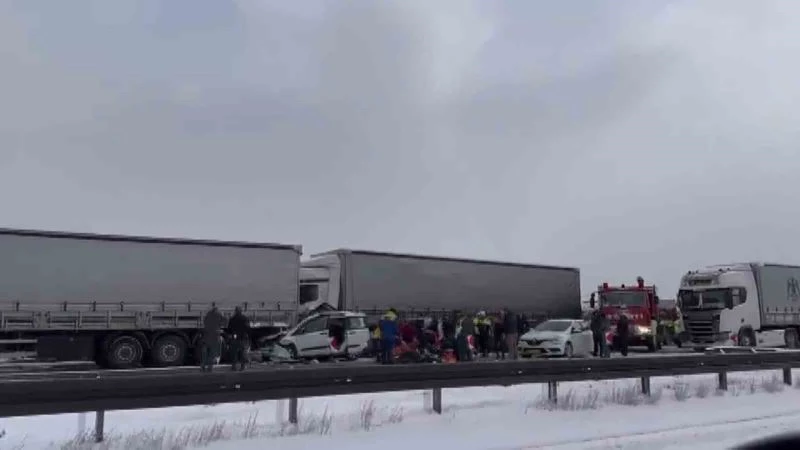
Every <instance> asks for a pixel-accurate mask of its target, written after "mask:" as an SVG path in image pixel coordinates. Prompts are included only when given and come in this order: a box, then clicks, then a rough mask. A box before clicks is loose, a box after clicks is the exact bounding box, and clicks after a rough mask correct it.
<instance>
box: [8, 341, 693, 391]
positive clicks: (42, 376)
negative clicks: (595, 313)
mask: <svg viewBox="0 0 800 450" xmlns="http://www.w3.org/2000/svg"><path fill="white" fill-rule="evenodd" d="M688 355H701V354H699V353H695V352H693V351H691V350H689V349H676V348H668V349H664V350H663V351H661V352H658V353H648V352H646V351H640V352H636V351H634V352H632V353H630V354H629V355H628V356H627V357H623V356H621V355H620V354H618V353H615V354H612V356H611V358H612V359H616V358H643V357H681V356H688ZM495 362H497V361H496V360H494V359H487V360H479V361H476V362H474V363H469V364H492V363H495ZM370 364H375V362H374V360H372V359H360V360H356V361H338V362H321V363H317V362H310V363H288V362H285V363H253V364H251V365H250V366H249V367H248V368H247V371H248V372H253V371H264V372H271V371H279V370H313V369H315V368H319V367H331V366H341V367H347V366H351V365H370ZM422 364H424V363H422ZM199 370H200V369H199V367H197V366H181V367H169V368H142V369H128V370H104V369H98V368H97V367H96V366H94V365H93V364H90V363H85V362H75V363H34V362H31V363H19V362H17V363H7V364H0V383H6V382H14V381H35V380H43V381H44V380H53V379H97V378H114V377H129V376H132V375H136V376H159V375H161V376H163V375H179V374H185V373H195V372H198V371H199ZM214 370H215V371H216V372H229V371H230V366H228V365H219V366H217V367H215V369H214Z"/></svg>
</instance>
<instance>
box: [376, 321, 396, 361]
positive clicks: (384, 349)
mask: <svg viewBox="0 0 800 450" xmlns="http://www.w3.org/2000/svg"><path fill="white" fill-rule="evenodd" d="M378 328H379V329H380V330H381V363H383V364H391V363H392V362H394V346H395V344H396V343H397V334H398V332H399V329H398V326H397V316H396V315H395V314H393V313H391V312H390V313H387V314H386V315H384V316H383V319H381V321H380V322H379V323H378Z"/></svg>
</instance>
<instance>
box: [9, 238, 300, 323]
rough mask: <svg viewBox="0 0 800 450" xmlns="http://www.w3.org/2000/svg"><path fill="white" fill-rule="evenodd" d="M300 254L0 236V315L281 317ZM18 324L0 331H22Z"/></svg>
mask: <svg viewBox="0 0 800 450" xmlns="http://www.w3.org/2000/svg"><path fill="white" fill-rule="evenodd" d="M300 253H301V249H300V247H297V246H291V245H279V244H258V243H240V242H220V241H200V240H187V239H161V238H142V237H129V236H109V235H91V234H77V233H57V232H40V231H26V230H8V229H0V312H5V313H7V314H6V317H7V318H11V317H17V316H19V317H20V318H21V317H24V316H23V315H21V314H22V313H23V312H25V311H43V312H48V314H50V312H52V314H50V316H51V317H56V316H57V315H58V314H63V313H65V312H69V311H89V310H90V306H89V305H92V306H91V308H92V310H95V311H100V310H109V311H116V313H114V314H119V313H122V311H123V310H124V311H134V310H138V311H143V312H145V313H147V314H150V311H153V312H156V311H157V312H159V313H160V314H161V315H164V314H166V315H167V316H168V315H169V314H170V312H171V311H173V310H174V311H176V313H177V311H182V312H189V311H187V310H191V312H192V313H194V314H198V313H200V311H198V310H199V309H204V308H207V307H208V306H209V305H210V304H211V303H215V304H216V305H217V306H219V307H220V308H221V309H223V308H224V309H231V308H232V307H233V306H235V305H244V304H248V309H251V310H253V311H255V310H261V311H267V310H274V309H278V310H282V311H285V312H287V313H288V312H290V311H294V310H296V307H297V297H298V273H299V267H300ZM190 305H194V307H192V306H190ZM194 314H191V316H192V317H193V318H194V317H197V316H195V315H194ZM42 317H45V316H42ZM176 317H177V316H176ZM263 317H264V315H263V314H259V318H258V319H261V318H263ZM139 318H140V317H137V323H140V324H141V323H142V322H141V321H139V320H138V319H139ZM254 318H255V317H254ZM287 318H288V317H287V316H283V317H281V320H286V319H287ZM258 319H257V320H258ZM8 320H10V319H8ZM194 320H196V319H194ZM23 323H25V324H27V321H26V322H20V323H19V325H20V326H19V327H17V326H12V325H13V324H12V323H10V322H9V323H7V324H5V326H6V329H10V328H17V329H19V328H27V326H28V325H26V326H22V325H23ZM109 325H111V328H115V326H114V325H113V324H111V323H109ZM29 326H32V327H34V328H38V327H40V326H41V327H53V326H55V324H53V323H50V324H48V323H39V324H36V323H30V324H29ZM74 326H75V327H77V328H80V327H81V326H87V327H91V328H95V329H97V328H102V327H103V326H104V325H102V324H101V323H93V324H90V323H88V321H85V323H76V324H75V325H74ZM147 326H148V327H149V326H150V325H149V324H148V325H147ZM162 326H168V325H167V324H163V325H162ZM173 326H175V325H173ZM193 326H197V323H196V322H195V323H194V324H193ZM121 327H122V328H131V327H136V325H135V324H134V323H130V324H127V325H124V326H121ZM57 328H60V326H58V327H57Z"/></svg>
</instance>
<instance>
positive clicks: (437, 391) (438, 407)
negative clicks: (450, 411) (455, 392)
mask: <svg viewBox="0 0 800 450" xmlns="http://www.w3.org/2000/svg"><path fill="white" fill-rule="evenodd" d="M433 411H434V412H435V413H436V414H441V413H442V388H433Z"/></svg>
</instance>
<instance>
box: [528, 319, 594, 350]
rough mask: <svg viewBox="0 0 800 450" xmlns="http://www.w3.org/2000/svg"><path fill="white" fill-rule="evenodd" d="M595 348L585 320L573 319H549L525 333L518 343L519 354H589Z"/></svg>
mask: <svg viewBox="0 0 800 450" xmlns="http://www.w3.org/2000/svg"><path fill="white" fill-rule="evenodd" d="M592 350H594V341H593V340H592V331H591V330H589V329H588V327H586V326H585V324H584V322H583V321H580V320H571V319H558V320H548V321H545V322H542V323H540V324H539V325H537V326H536V327H535V328H534V329H532V330H530V331H528V332H527V333H525V334H523V335H522V337H520V339H519V343H518V344H517V351H518V352H519V355H520V356H522V357H525V358H529V357H531V356H565V357H567V358H571V357H573V356H587V355H589V354H591V353H592Z"/></svg>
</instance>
